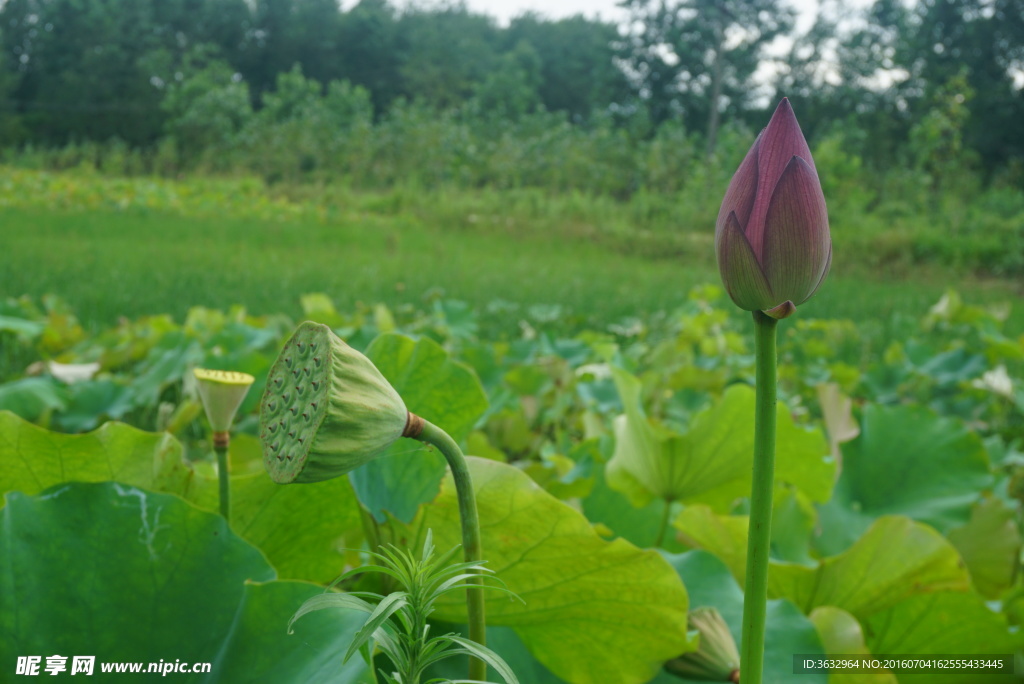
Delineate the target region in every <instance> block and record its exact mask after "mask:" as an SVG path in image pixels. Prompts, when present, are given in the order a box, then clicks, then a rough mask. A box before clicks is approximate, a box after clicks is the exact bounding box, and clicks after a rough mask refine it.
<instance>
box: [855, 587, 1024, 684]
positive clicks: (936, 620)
mask: <svg viewBox="0 0 1024 684" xmlns="http://www.w3.org/2000/svg"><path fill="white" fill-rule="evenodd" d="M863 622H864V631H865V632H866V634H867V645H868V647H869V648H870V649H871V651H872V653H885V654H901V655H902V654H906V655H931V654H936V653H940V654H957V655H966V656H970V655H1008V654H1012V653H1014V652H1015V651H1016V650H1017V649H1018V648H1020V647H1021V645H1022V643H1024V638H1022V636H1021V634H1020V633H1019V632H1018V633H1016V634H1014V633H1011V632H1010V631H1009V629H1008V628H1007V624H1006V619H1005V618H1004V617H1003V616H1002V615H1000V614H998V613H994V612H992V611H991V610H989V608H988V607H987V606H986V605H985V601H984V599H982V597H981V596H979V595H978V594H977V593H975V592H940V593H936V594H925V595H921V596H915V597H913V598H911V599H909V600H907V601H904V602H902V603H900V604H898V605H896V606H894V607H892V608H890V609H888V610H885V611H882V612H879V613H877V614H875V615H872V616H871V617H870V618H868V619H867V620H864V621H863ZM900 680H901V681H904V680H906V681H918V680H920V681H923V682H927V683H928V684H978V682H986V684H988V683H991V684H1010V683H1011V682H1017V683H1019V682H1020V679H1019V678H1017V677H1016V676H1014V675H999V674H985V675H980V674H978V673H977V672H934V673H931V674H928V675H926V676H925V675H916V676H915V675H904V676H902V677H900Z"/></svg>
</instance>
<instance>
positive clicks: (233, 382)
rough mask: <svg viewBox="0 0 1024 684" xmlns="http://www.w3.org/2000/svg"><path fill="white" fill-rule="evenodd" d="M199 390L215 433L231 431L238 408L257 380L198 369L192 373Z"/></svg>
mask: <svg viewBox="0 0 1024 684" xmlns="http://www.w3.org/2000/svg"><path fill="white" fill-rule="evenodd" d="M192 373H193V375H195V378H196V381H197V382H196V385H197V386H198V388H199V397H200V398H201V399H202V402H203V409H205V410H206V418H207V420H209V421H210V427H211V428H213V431H214V433H223V432H227V431H228V430H230V429H231V423H233V422H234V420H235V414H236V413H238V407H239V406H241V405H242V401H244V400H245V395H246V394H248V393H249V387H250V386H251V385H252V383H253V382H254V381H255V380H256V379H255V378H254V377H252V376H251V375H249V374H248V373H236V372H235V371H222V370H208V369H206V368H196V369H194V370H193V371H192Z"/></svg>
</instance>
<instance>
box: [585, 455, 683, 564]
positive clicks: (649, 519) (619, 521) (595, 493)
mask: <svg viewBox="0 0 1024 684" xmlns="http://www.w3.org/2000/svg"><path fill="white" fill-rule="evenodd" d="M593 471H594V472H593V477H594V487H593V489H591V490H590V494H589V495H587V498H585V499H583V501H582V505H583V513H584V514H585V515H586V516H587V520H590V521H591V522H592V523H594V524H598V523H600V524H602V525H604V526H605V527H607V528H608V529H609V530H611V531H612V532H613V533H614V534H615V535H616V536H619V537H622V538H623V539H625V540H626V541H628V542H630V543H632V544H636V545H637V546H639V547H640V548H644V549H646V548H652V547H654V546H660V547H661V548H664V549H666V550H668V551H683V550H684V548H685V547H683V546H681V545H680V544H679V542H678V541H677V540H676V535H675V531H674V530H673V529H672V528H669V529H667V530H666V532H665V533H664V535H663V536H662V540H661V544H660V545H659V544H657V541H658V536H659V534H661V530H662V525H663V520H664V516H665V513H666V511H665V507H666V506H670V505H671V504H669V503H668V502H666V501H651V502H650V503H648V504H647V505H646V506H644V507H643V508H637V507H636V506H634V505H633V504H632V503H630V500H629V499H628V498H627V497H626V495H625V494H622V493H621V492H617V491H615V490H614V489H612V488H611V487H609V486H608V483H607V482H606V481H605V477H604V468H603V467H601V465H600V464H596V466H595V467H594V469H593Z"/></svg>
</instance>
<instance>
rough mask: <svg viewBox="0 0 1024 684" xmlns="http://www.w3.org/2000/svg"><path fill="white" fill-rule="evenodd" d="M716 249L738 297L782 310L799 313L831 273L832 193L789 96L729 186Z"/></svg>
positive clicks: (754, 306) (781, 313) (781, 314)
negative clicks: (828, 197)
mask: <svg viewBox="0 0 1024 684" xmlns="http://www.w3.org/2000/svg"><path fill="white" fill-rule="evenodd" d="M715 253H716V254H717V256H718V270H719V272H720V273H721V274H722V282H724V283H725V289H726V291H727V292H728V293H729V296H730V297H732V301H734V302H735V303H736V305H737V306H739V307H740V308H742V309H746V310H747V311H764V312H765V313H767V314H768V315H770V316H774V317H775V318H785V317H786V316H788V315H789V314H791V313H792V312H793V310H794V309H795V307H796V306H798V305H800V304H803V303H804V302H806V301H807V300H808V299H810V298H811V295H813V294H814V293H815V292H816V291H817V290H818V287H820V286H821V283H822V281H823V280H825V275H826V274H827V273H828V269H829V266H830V265H831V263H832V238H831V236H830V235H829V232H828V211H827V210H826V209H825V196H824V195H823V194H822V192H821V183H820V182H819V181H818V172H817V170H815V168H814V160H813V159H811V150H810V149H809V148H808V147H807V141H806V140H804V134H803V133H802V132H801V131H800V124H798V123H797V121H796V116H794V114H793V108H792V107H790V106H789V100H787V99H785V98H783V100H782V102H780V103H779V106H778V108H777V109H776V110H775V114H773V115H772V120H771V121H770V122H769V123H768V128H766V129H764V130H763V131H761V135H759V136H757V140H755V141H754V145H753V147H751V148H750V151H749V152H747V156H746V158H744V160H743V163H741V164H740V167H739V168H738V169H737V170H736V174H735V175H734V176H733V177H732V181H731V182H730V183H729V189H728V190H726V191H725V199H723V200H722V208H721V209H720V210H719V212H718V221H717V222H716V224H715Z"/></svg>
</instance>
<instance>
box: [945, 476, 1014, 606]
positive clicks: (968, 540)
mask: <svg viewBox="0 0 1024 684" xmlns="http://www.w3.org/2000/svg"><path fill="white" fill-rule="evenodd" d="M1014 518H1015V513H1014V511H1013V510H1012V509H1011V508H1009V507H1007V506H1006V504H1004V503H1003V502H1002V501H1001V500H1000V499H998V498H996V497H994V496H990V497H986V498H985V499H983V500H982V501H981V502H980V503H978V505H976V506H975V507H974V510H973V511H972V512H971V520H970V522H968V523H967V524H966V525H964V526H962V527H957V528H955V529H952V530H950V531H949V533H948V534H947V535H946V536H947V537H948V538H949V541H950V542H951V543H952V544H953V546H955V547H956V549H957V551H959V552H960V556H961V557H963V559H964V562H965V563H966V564H967V569H968V570H970V571H971V581H972V582H973V583H974V588H975V589H977V590H978V593H980V594H981V595H982V596H984V597H985V598H989V599H997V598H999V597H1000V596H1001V595H1002V593H1003V592H1004V591H1006V590H1007V589H1009V588H1010V586H1012V585H1013V582H1014V579H1015V578H1016V576H1017V570H1018V567H1019V565H1020V551H1021V538H1020V531H1019V530H1018V529H1017V523H1016V521H1015V519H1014Z"/></svg>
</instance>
